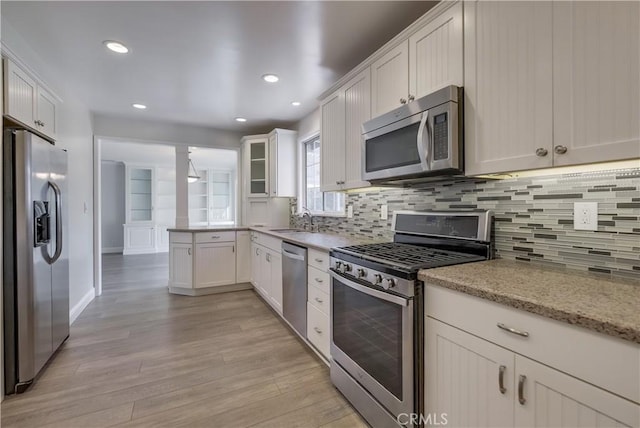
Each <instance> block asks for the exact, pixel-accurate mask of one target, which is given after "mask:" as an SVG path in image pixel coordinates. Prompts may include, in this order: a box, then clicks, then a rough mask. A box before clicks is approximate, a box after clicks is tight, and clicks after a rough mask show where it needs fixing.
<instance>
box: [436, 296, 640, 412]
mask: <svg viewBox="0 0 640 428" xmlns="http://www.w3.org/2000/svg"><path fill="white" fill-rule="evenodd" d="M425 314H426V315H427V316H428V317H431V318H434V319H437V320H440V321H442V322H444V323H446V324H449V325H451V326H453V327H457V328H459V329H461V330H464V331H466V332H468V333H471V334H473V335H475V336H478V337H481V338H483V339H485V340H488V341H490V342H493V343H495V344H497V345H500V346H502V347H504V348H507V349H509V350H512V351H514V352H516V353H518V354H521V355H524V356H526V357H528V358H530V359H532V360H535V361H538V362H540V363H542V364H545V365H548V366H550V367H553V368H555V369H557V370H560V371H562V372H565V373H567V374H569V375H572V376H575V377H577V378H578V379H582V380H584V381H587V382H589V383H592V384H594V385H596V386H598V387H600V388H602V389H605V390H607V391H610V392H613V393H614V394H618V395H620V396H622V397H625V398H627V399H629V400H631V401H634V402H636V403H638V402H640V389H638V379H640V366H639V365H638V359H639V358H640V350H639V348H638V345H636V344H634V343H631V342H628V341H625V340H622V339H617V338H615V337H611V336H607V335H604V334H601V333H597V332H595V331H592V330H588V329H586V328H583V327H578V326H573V325H569V324H567V323H564V322H560V321H556V320H552V319H550V318H545V317H542V316H540V315H536V314H532V313H529V312H525V311H523V310H519V309H514V308H511V307H508V306H505V305H501V304H498V303H495V302H491V301H488V300H485V299H481V298H479V297H474V296H470V295H468V294H465V293H461V292H458V291H453V290H449V289H446V288H442V287H438V286H428V285H427V287H426V290H425ZM498 323H501V324H503V325H504V326H506V327H509V328H513V329H516V330H519V331H523V332H527V333H528V337H523V336H520V335H517V334H514V333H510V332H507V331H505V330H503V329H501V328H499V327H498V326H497V324H498Z"/></svg>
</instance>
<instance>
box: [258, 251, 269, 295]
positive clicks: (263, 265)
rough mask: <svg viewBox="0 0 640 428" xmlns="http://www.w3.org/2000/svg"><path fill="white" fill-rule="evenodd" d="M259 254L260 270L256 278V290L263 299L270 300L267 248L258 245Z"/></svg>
mask: <svg viewBox="0 0 640 428" xmlns="http://www.w3.org/2000/svg"><path fill="white" fill-rule="evenodd" d="M258 254H259V255H260V261H259V263H260V271H259V277H260V279H259V280H258V291H259V292H260V294H262V297H264V299H265V300H267V301H270V296H271V264H270V263H269V250H267V249H266V248H265V247H263V246H260V247H258Z"/></svg>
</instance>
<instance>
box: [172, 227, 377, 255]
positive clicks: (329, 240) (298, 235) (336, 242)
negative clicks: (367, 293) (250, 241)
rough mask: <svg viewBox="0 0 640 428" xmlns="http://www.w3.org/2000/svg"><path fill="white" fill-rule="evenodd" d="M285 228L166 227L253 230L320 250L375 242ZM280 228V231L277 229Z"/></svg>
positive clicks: (178, 229)
mask: <svg viewBox="0 0 640 428" xmlns="http://www.w3.org/2000/svg"><path fill="white" fill-rule="evenodd" d="M283 229H286V228H284V227H247V226H218V227H198V226H193V227H191V226H190V227H174V228H170V229H167V230H168V231H169V232H182V233H198V232H225V231H228V232H230V231H239V230H255V231H256V232H261V233H265V234H267V235H271V236H275V237H276V238H278V239H282V240H285V241H287V242H291V243H293V244H298V245H302V246H303V247H309V248H314V249H316V250H320V251H329V250H330V249H332V248H336V247H347V246H349V245H361V244H370V243H372V242H376V241H374V240H368V239H362V238H353V237H349V236H343V235H334V234H332V233H324V232H306V231H298V232H293V231H291V232H289V231H282V230H283ZM278 230H280V231H278Z"/></svg>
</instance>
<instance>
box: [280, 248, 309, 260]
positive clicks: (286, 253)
mask: <svg viewBox="0 0 640 428" xmlns="http://www.w3.org/2000/svg"><path fill="white" fill-rule="evenodd" d="M282 255H283V256H285V257H289V258H290V259H294V260H301V261H304V256H300V255H298V254H296V253H292V252H291V251H287V250H285V249H283V250H282Z"/></svg>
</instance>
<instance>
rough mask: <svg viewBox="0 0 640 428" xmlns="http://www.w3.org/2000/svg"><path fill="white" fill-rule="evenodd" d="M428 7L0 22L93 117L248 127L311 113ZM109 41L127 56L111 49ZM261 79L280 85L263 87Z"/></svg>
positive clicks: (249, 9) (168, 5)
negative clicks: (274, 78) (69, 85)
mask: <svg viewBox="0 0 640 428" xmlns="http://www.w3.org/2000/svg"><path fill="white" fill-rule="evenodd" d="M435 3H436V2H429V1H320V2H317V1H283V2H269V1H257V2H250V1H235V2H234V1H231V2H223V1H220V2H207V1H196V2H186V1H184V2H170V1H139V2H127V1H111V2H90V1H89V2H84V1H71V2H58V1H45V2H31V1H2V15H3V20H4V19H5V18H6V19H7V22H9V23H10V24H11V26H12V27H14V28H15V30H16V31H18V32H19V33H20V35H21V36H22V37H23V38H24V39H25V41H26V42H27V43H28V44H29V45H30V46H31V47H32V48H33V49H34V50H35V51H36V52H37V53H38V54H39V55H40V56H41V57H42V59H43V60H44V62H45V63H47V64H48V65H49V66H50V67H53V68H55V69H56V70H55V71H56V72H57V73H58V74H60V73H64V75H65V76H66V77H67V78H68V79H70V81H72V82H73V85H74V87H75V88H77V95H78V96H80V97H81V98H82V99H83V100H84V102H85V103H86V104H87V105H88V106H89V108H90V109H91V110H92V111H94V112H96V113H98V114H100V113H103V114H110V115H119V116H130V117H145V118H149V119H160V120H166V121H171V122H180V123H188V124H199V125H205V126H210V127H214V128H220V129H229V130H234V131H242V132H244V131H250V130H256V129H261V128H263V129H264V130H267V129H269V128H272V127H273V126H276V125H277V126H282V125H287V124H290V123H293V122H295V121H297V120H299V119H301V118H302V117H304V116H305V115H307V114H308V113H309V112H311V111H312V110H313V109H314V108H315V107H316V105H317V102H316V98H317V97H318V96H319V95H320V93H322V92H323V91H324V90H326V89H327V88H328V87H329V86H331V85H332V84H333V83H334V82H335V81H337V80H338V79H339V78H340V77H341V76H342V75H344V74H345V73H346V72H348V71H349V70H350V69H351V68H353V67H354V66H356V65H357V64H359V63H360V62H361V61H362V60H363V59H365V58H366V57H368V56H369V55H370V54H372V53H373V52H375V50H377V49H378V48H379V47H380V46H382V45H383V44H384V43H385V42H386V41H388V40H390V39H391V38H392V37H393V36H395V35H396V34H397V33H399V32H400V31H401V30H402V29H403V28H405V27H406V26H407V25H409V24H410V23H411V22H413V21H415V20H416V19H417V18H418V17H419V16H421V15H422V14H424V13H425V12H426V11H427V10H428V9H429V8H430V7H432V6H433V5H434V4H435ZM107 39H112V40H118V41H121V42H123V43H125V44H126V45H127V46H128V47H129V48H130V49H131V52H130V53H129V54H127V55H118V54H115V53H112V52H110V51H107V50H106V49H105V48H104V47H103V45H102V42H103V41H104V40H107ZM265 73H275V74H278V75H279V76H280V79H281V80H280V82H278V83H276V84H268V83H266V82H264V81H263V80H262V79H261V75H263V74H265ZM294 100H295V101H300V102H302V106H301V107H293V106H291V104H290V103H291V101H294ZM135 102H137V103H144V104H147V105H148V107H149V108H148V109H147V110H145V111H137V110H134V109H133V108H132V107H131V104H132V103H135ZM236 116H243V117H246V118H247V119H248V120H249V121H248V122H247V123H246V124H239V123H237V122H235V121H234V120H233V119H234V118H235V117H236Z"/></svg>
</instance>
